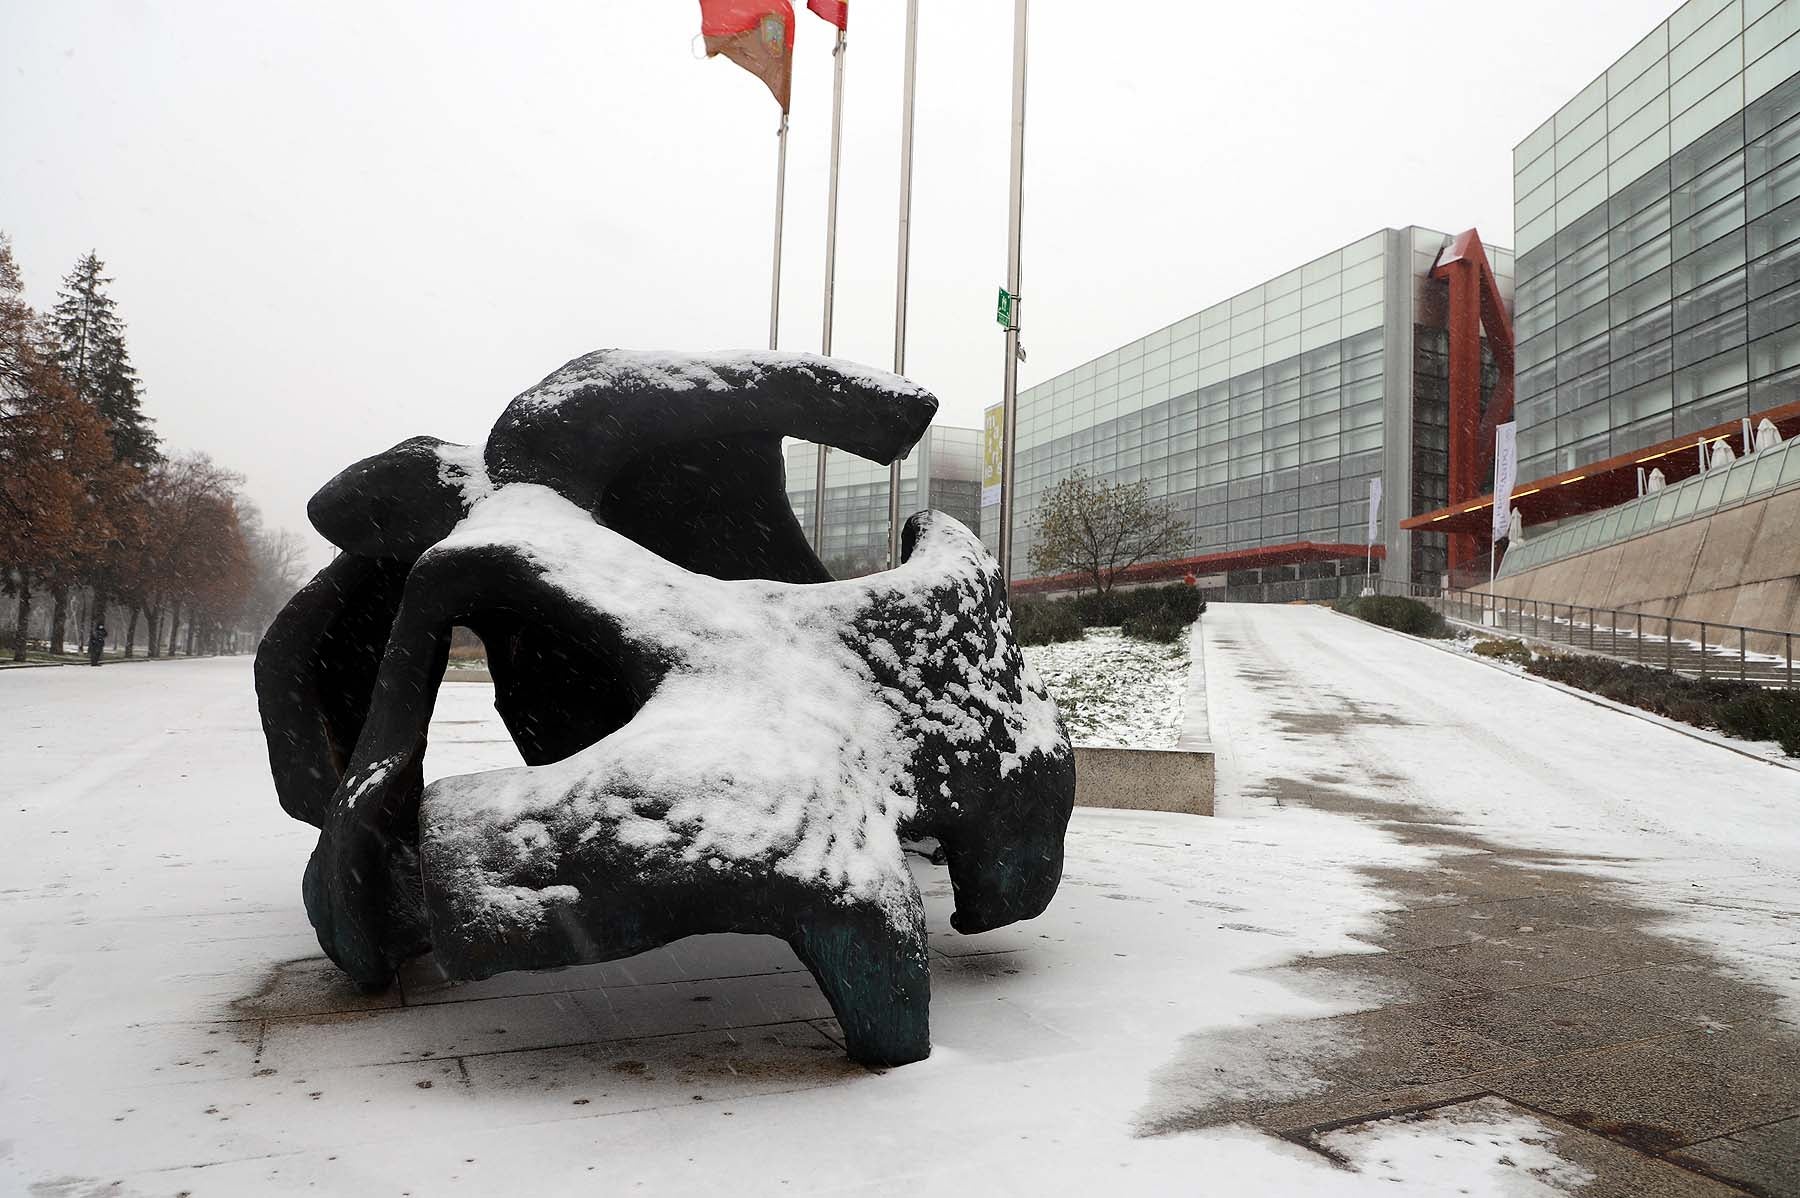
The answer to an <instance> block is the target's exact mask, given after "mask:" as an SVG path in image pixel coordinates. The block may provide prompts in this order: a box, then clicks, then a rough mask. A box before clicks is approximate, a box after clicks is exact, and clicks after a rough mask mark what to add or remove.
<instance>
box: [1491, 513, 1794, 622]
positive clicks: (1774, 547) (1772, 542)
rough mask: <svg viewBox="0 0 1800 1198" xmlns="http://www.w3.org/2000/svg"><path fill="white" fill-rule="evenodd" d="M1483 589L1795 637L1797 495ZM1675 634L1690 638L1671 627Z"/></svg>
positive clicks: (1546, 566)
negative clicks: (1767, 631)
mask: <svg viewBox="0 0 1800 1198" xmlns="http://www.w3.org/2000/svg"><path fill="white" fill-rule="evenodd" d="M1480 589H1481V590H1487V589H1488V588H1487V587H1485V586H1484V587H1482V588H1480ZM1493 590H1494V592H1495V593H1497V594H1501V595H1505V596H1507V597H1509V598H1514V599H1537V600H1539V601H1542V602H1551V603H1574V604H1580V605H1584V606H1588V607H1601V608H1614V609H1617V610H1622V611H1641V612H1643V613H1644V614H1645V615H1652V616H1674V617H1675V618H1676V619H1678V620H1705V621H1707V622H1708V623H1713V624H1744V625H1748V626H1750V627H1753V628H1768V629H1773V630H1775V631H1777V632H1787V631H1794V632H1800V487H1789V488H1787V489H1786V490H1782V491H1776V492H1774V493H1773V494H1771V495H1768V496H1766V497H1764V498H1760V499H1756V500H1753V501H1751V502H1749V503H1746V504H1743V505H1742V506H1740V507H1735V508H1730V509H1728V510H1726V511H1723V512H1720V513H1718V514H1717V515H1715V516H1711V517H1708V518H1706V519H1703V520H1693V521H1690V522H1688V523H1686V524H1676V525H1671V526H1667V527H1663V528H1658V529H1656V530H1654V531H1652V532H1648V533H1645V534H1644V535H1643V536H1640V537H1634V538H1632V539H1631V540H1629V541H1623V542H1620V543H1618V544H1615V545H1608V546H1604V547H1602V548H1599V549H1595V550H1592V551H1590V552H1588V553H1579V554H1576V555H1575V556H1573V557H1566V558H1563V559H1561V560H1559V561H1554V562H1547V563H1545V564H1544V565H1542V566H1539V567H1537V568H1536V569H1534V570H1527V571H1525V572H1524V573H1522V574H1517V575H1514V576H1513V577H1510V578H1502V579H1500V580H1499V581H1498V582H1497V583H1495V584H1494V587H1493ZM1676 635H1677V636H1684V635H1691V633H1684V632H1683V631H1682V630H1681V629H1679V628H1678V629H1677V630H1676ZM1782 644H1783V642H1782V638H1780V637H1752V638H1751V639H1750V643H1749V648H1750V650H1751V651H1752V652H1760V653H1780V652H1782Z"/></svg>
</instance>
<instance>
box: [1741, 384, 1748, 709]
mask: <svg viewBox="0 0 1800 1198" xmlns="http://www.w3.org/2000/svg"><path fill="white" fill-rule="evenodd" d="M1744 423H1745V424H1746V425H1748V424H1749V423H1750V422H1749V421H1748V420H1746V421H1745V422H1744ZM1748 633H1749V630H1748V629H1746V628H1744V627H1742V626H1740V627H1739V628H1738V681H1739V682H1742V681H1743V680H1744V671H1745V667H1746V666H1747V665H1748V662H1749V657H1750V651H1749V649H1748V648H1747V647H1746V646H1745V639H1744V638H1745V637H1746V636H1747V635H1748Z"/></svg>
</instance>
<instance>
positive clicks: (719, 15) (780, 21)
mask: <svg viewBox="0 0 1800 1198" xmlns="http://www.w3.org/2000/svg"><path fill="white" fill-rule="evenodd" d="M700 33H701V36H702V37H704V38H705V39H706V56H707V57H708V58H711V57H712V56H713V55H715V54H723V55H724V56H725V57H726V58H729V59H730V60H731V61H732V62H735V63H737V64H738V65H739V66H740V67H743V68H744V69H745V70H746V71H749V72H750V73H751V74H752V75H755V76H756V77H757V78H758V79H761V80H762V81H763V82H764V83H766V84H768V86H769V91H770V92H771V93H772V94H773V95H774V97H775V99H776V102H777V103H779V104H780V105H781V111H783V112H786V111H787V110H788V91H789V88H790V85H791V84H792V83H793V78H794V56H793V49H794V6H793V5H792V4H790V3H789V2H788V0H700Z"/></svg>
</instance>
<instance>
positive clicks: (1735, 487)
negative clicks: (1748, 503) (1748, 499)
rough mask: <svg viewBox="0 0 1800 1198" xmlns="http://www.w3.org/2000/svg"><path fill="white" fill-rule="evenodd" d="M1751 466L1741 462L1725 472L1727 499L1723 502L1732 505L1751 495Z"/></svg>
mask: <svg viewBox="0 0 1800 1198" xmlns="http://www.w3.org/2000/svg"><path fill="white" fill-rule="evenodd" d="M1750 466H1751V464H1750V463H1749V462H1739V463H1737V464H1735V465H1733V466H1732V467H1731V468H1730V469H1729V470H1727V471H1725V497H1724V499H1723V500H1721V502H1723V503H1730V502H1732V501H1733V500H1737V499H1742V498H1743V497H1744V496H1746V495H1748V494H1749V493H1750V474H1751V470H1750Z"/></svg>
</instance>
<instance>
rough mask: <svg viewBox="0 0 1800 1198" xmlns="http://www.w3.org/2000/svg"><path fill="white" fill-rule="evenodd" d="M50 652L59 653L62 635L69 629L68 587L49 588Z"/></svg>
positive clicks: (61, 646) (61, 648)
mask: <svg viewBox="0 0 1800 1198" xmlns="http://www.w3.org/2000/svg"><path fill="white" fill-rule="evenodd" d="M50 605H51V606H50V652H52V653H56V654H61V653H62V651H63V637H64V636H65V635H67V633H68V631H69V588H68V587H66V586H58V587H52V588H50Z"/></svg>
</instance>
